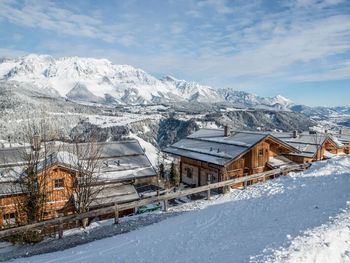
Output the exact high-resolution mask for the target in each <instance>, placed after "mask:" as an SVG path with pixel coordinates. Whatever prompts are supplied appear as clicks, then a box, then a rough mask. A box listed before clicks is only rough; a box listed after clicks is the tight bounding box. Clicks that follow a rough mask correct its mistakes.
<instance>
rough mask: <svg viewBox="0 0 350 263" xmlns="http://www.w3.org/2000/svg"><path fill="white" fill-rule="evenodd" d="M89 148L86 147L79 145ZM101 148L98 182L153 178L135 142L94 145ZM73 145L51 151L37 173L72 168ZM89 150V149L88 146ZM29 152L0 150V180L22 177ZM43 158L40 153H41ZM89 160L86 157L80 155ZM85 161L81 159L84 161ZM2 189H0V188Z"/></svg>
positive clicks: (150, 168)
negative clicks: (53, 168)
mask: <svg viewBox="0 0 350 263" xmlns="http://www.w3.org/2000/svg"><path fill="white" fill-rule="evenodd" d="M85 145H86V147H88V145H87V144H84V143H82V144H79V146H81V147H84V146H85ZM97 145H98V147H101V148H100V151H101V152H100V154H99V155H98V156H99V159H100V162H101V165H100V169H98V172H97V171H96V172H97V173H98V174H99V180H101V181H104V182H120V181H125V180H133V179H139V178H145V177H153V176H155V175H156V172H155V170H154V168H153V167H152V164H151V163H150V161H149V159H148V158H147V156H146V155H145V153H144V151H143V149H142V147H141V146H140V144H139V142H138V141H137V140H128V141H119V142H107V143H97ZM73 147H74V146H73V145H72V144H67V143H65V144H64V145H63V147H62V144H61V145H60V146H59V147H58V146H57V147H56V146H55V147H53V148H52V149H51V151H52V153H50V154H48V155H46V158H45V159H44V158H43V159H41V160H40V161H39V163H38V171H40V170H42V169H44V168H47V167H50V166H52V165H62V166H65V167H68V168H70V169H74V165H75V164H77V162H76V160H77V156H76V155H74V151H73ZM89 147H91V146H89ZM26 153H31V150H30V149H29V148H28V147H19V148H6V149H0V157H3V158H0V181H2V182H8V181H13V179H14V178H18V177H19V176H20V174H23V172H24V170H25V168H26V165H25V162H26V161H25V159H26V157H25V155H26ZM40 154H41V155H43V153H42V151H41V152H40ZM83 157H84V158H86V157H87V158H88V156H83ZM83 161H84V160H83ZM0 185H1V184H0ZM0 188H1V186H0ZM2 192H4V193H5V192H6V187H5V188H4V189H3V190H2V189H0V195H1V193H2Z"/></svg>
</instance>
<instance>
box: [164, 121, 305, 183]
mask: <svg viewBox="0 0 350 263" xmlns="http://www.w3.org/2000/svg"><path fill="white" fill-rule="evenodd" d="M164 151H165V152H166V153H169V154H171V155H174V156H177V157H179V159H180V162H179V170H180V179H181V182H182V183H184V184H188V185H191V186H201V185H206V184H208V183H209V182H210V183H214V182H219V181H225V180H229V179H233V178H237V177H241V176H244V175H251V174H255V173H260V172H263V171H267V170H270V169H274V168H279V167H283V166H288V165H292V164H294V162H293V161H291V160H289V159H288V158H286V157H285V156H286V155H288V154H292V153H300V151H299V150H298V149H296V148H294V147H293V146H292V145H290V144H288V143H286V142H284V141H282V140H280V139H279V138H277V137H275V136H273V135H271V134H264V133H254V132H245V131H235V132H230V131H229V130H228V128H227V127H225V129H201V130H199V131H197V132H195V133H193V134H192V135H190V136H188V137H187V138H186V139H183V140H180V141H179V142H177V143H175V144H173V145H171V146H170V147H168V148H166V149H165V150H164ZM250 183H253V182H250ZM235 186H241V185H235Z"/></svg>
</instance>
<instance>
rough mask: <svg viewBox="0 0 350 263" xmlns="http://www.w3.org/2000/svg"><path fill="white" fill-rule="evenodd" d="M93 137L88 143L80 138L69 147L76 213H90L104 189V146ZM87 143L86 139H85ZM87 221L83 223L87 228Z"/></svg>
mask: <svg viewBox="0 0 350 263" xmlns="http://www.w3.org/2000/svg"><path fill="white" fill-rule="evenodd" d="M93 138H94V137H93V136H91V137H90V138H89V139H88V142H84V143H80V142H79V139H78V138H75V139H74V142H73V143H72V144H71V145H70V146H69V148H70V150H69V151H68V156H67V158H68V162H69V164H70V166H71V169H72V170H74V171H75V175H76V178H75V187H74V189H73V191H74V194H73V195H74V203H75V209H76V213H78V214H81V213H85V212H87V211H89V208H90V206H91V204H92V202H93V201H94V200H96V197H97V195H98V194H99V193H100V192H101V191H102V190H103V189H104V184H103V182H102V180H101V175H100V169H101V166H102V165H103V164H102V161H101V158H100V157H101V153H102V146H101V144H99V143H97V142H96V140H94V139H93ZM85 141H86V139H85ZM86 224H87V221H83V226H84V227H85V226H86Z"/></svg>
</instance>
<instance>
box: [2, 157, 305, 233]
mask: <svg viewBox="0 0 350 263" xmlns="http://www.w3.org/2000/svg"><path fill="white" fill-rule="evenodd" d="M309 166H310V164H300V165H292V166H288V167H284V168H278V169H274V170H270V171H267V172H263V173H258V174H254V175H249V176H244V177H239V178H235V179H231V180H227V181H222V182H218V183H213V184H208V185H204V186H199V187H196V188H191V189H184V190H181V191H177V192H171V193H166V194H165V195H159V196H153V197H148V198H144V199H141V200H138V201H134V202H129V203H124V204H115V203H111V204H110V205H109V206H107V207H103V208H99V209H96V210H92V211H89V212H86V213H82V214H74V215H68V216H63V217H58V218H55V219H50V220H46V221H42V222H38V223H34V224H30V225H24V226H18V227H14V228H9V229H4V230H1V231H0V238H4V237H8V236H11V235H15V234H17V233H23V232H25V231H28V230H33V229H38V228H43V227H45V226H58V227H59V236H60V237H62V235H63V224H64V223H68V222H72V221H77V220H82V219H85V218H93V217H97V216H102V215H106V214H112V213H114V215H115V223H118V222H119V211H121V210H127V209H133V208H137V207H140V206H143V205H148V204H152V203H155V202H161V201H163V202H164V209H165V210H167V208H168V200H171V199H174V198H179V197H183V196H187V195H191V194H196V193H200V192H205V191H207V192H208V198H210V190H211V189H217V188H222V187H227V186H231V185H234V184H238V183H244V185H246V183H247V182H248V181H251V180H256V179H263V180H264V179H265V178H266V177H271V176H276V175H285V174H287V173H289V172H292V171H300V170H304V169H307V168H308V167H309Z"/></svg>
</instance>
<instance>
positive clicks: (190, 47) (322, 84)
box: [0, 0, 350, 106]
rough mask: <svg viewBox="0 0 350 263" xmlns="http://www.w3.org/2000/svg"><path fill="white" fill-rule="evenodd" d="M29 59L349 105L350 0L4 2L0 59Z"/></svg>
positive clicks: (0, 12) (313, 102)
mask: <svg viewBox="0 0 350 263" xmlns="http://www.w3.org/2000/svg"><path fill="white" fill-rule="evenodd" d="M28 53H38V54H49V55H52V56H54V57H61V56H82V57H95V58H107V59H109V60H111V61H112V62H113V63H115V64H129V65H132V66H134V67H138V68H142V69H143V70H145V71H147V72H148V73H150V74H153V75H155V76H157V77H162V76H164V75H172V76H174V77H176V78H178V79H185V80H188V81H196V82H199V83H200V84H203V85H210V86H213V87H231V88H234V89H237V90H243V91H247V92H253V93H255V94H258V95H261V96H275V95H277V94H280V95H283V96H285V97H288V98H290V99H292V100H293V101H295V102H296V103H302V104H307V105H311V106H316V105H320V106H335V105H350V100H349V98H350V0H289V1H282V0H279V1H273V0H266V1H263V0H250V1H246V0H242V1H239V0H227V1H226V0H198V1H195V0H139V1H137V0H128V1H123V0H120V1H117V0H114V1H112V0H101V1H93V0H91V1H88V0H75V1H70V0H67V1H64V0H62V1H58V0H57V1H49V0H43V1H40V0H38V1H25V0H0V57H2V56H5V57H17V56H22V55H25V54H28Z"/></svg>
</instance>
